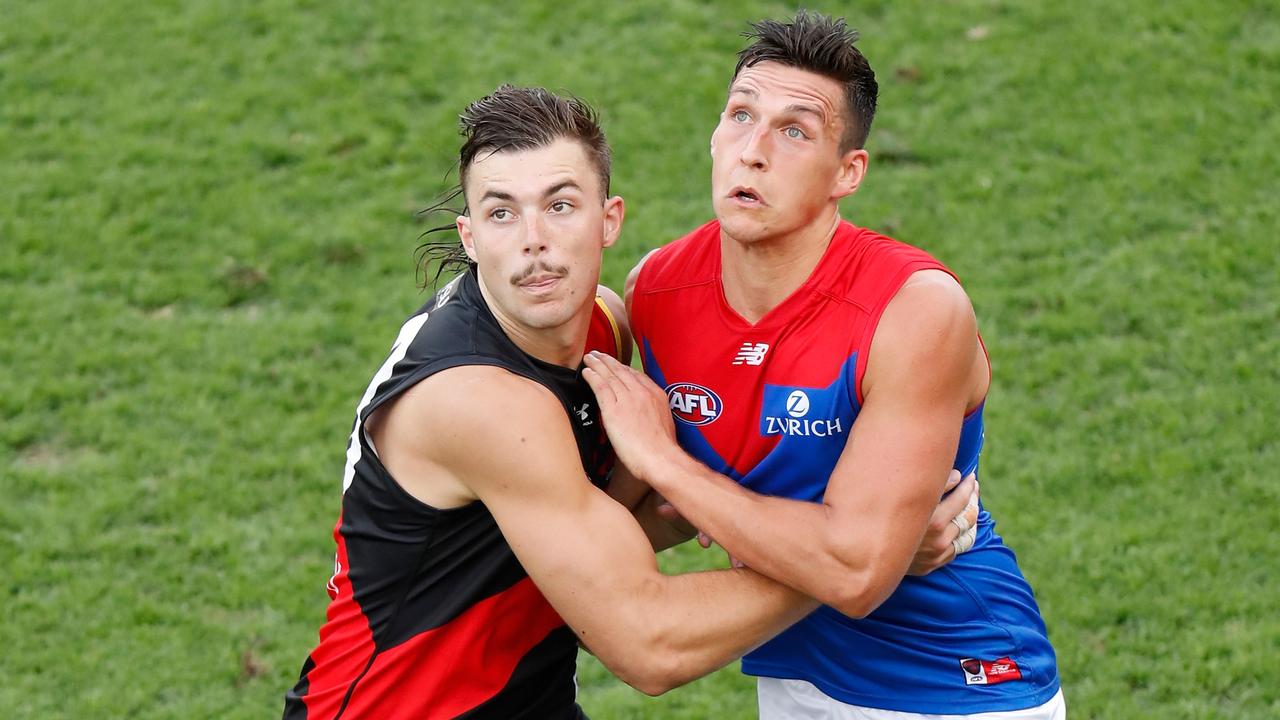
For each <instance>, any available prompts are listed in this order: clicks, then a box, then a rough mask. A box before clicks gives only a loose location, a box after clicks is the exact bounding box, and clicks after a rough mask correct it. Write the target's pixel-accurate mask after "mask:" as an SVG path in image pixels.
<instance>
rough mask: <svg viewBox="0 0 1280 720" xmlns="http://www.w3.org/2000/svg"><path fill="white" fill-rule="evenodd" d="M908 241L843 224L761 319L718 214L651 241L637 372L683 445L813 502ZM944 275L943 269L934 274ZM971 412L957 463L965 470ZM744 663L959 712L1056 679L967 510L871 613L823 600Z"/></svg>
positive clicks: (973, 433) (1023, 703)
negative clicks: (938, 559)
mask: <svg viewBox="0 0 1280 720" xmlns="http://www.w3.org/2000/svg"><path fill="white" fill-rule="evenodd" d="M924 269H938V270H944V271H945V270H946V268H944V267H943V266H942V265H941V264H940V263H939V262H938V261H936V260H934V259H933V258H932V257H930V256H929V255H927V254H926V253H924V252H923V251H921V250H918V249H916V248H913V247H910V246H908V245H904V244H902V243H899V242H896V241H894V240H891V239H889V238H886V237H883V236H881V235H877V234H875V233H873V232H871V231H869V230H865V229H862V228H857V227H854V226H853V225H850V224H848V223H841V224H840V226H839V228H838V229H837V230H836V233H835V236H834V238H833V239H832V241H831V245H830V247H829V248H828V249H827V251H826V254H825V255H824V256H823V258H822V260H821V261H820V262H819V264H818V266H817V267H816V268H815V269H814V271H813V274H812V275H811V276H810V277H809V279H808V280H807V281H806V282H805V284H804V285H803V286H801V287H800V288H799V289H798V290H797V291H796V292H795V293H793V294H792V295H791V296H789V297H788V298H787V299H786V300H784V301H783V302H782V303H781V304H780V305H778V306H777V307H776V308H774V309H773V310H772V311H770V312H769V313H768V314H767V315H765V316H764V317H763V318H761V319H760V321H759V322H757V323H756V324H755V325H752V324H750V323H748V322H746V321H745V320H744V319H742V317H740V316H739V315H738V314H737V313H735V312H734V311H733V309H732V308H730V307H729V306H728V304H727V303H726V302H725V300H724V292H723V288H722V285H721V279H720V277H721V276H720V226H719V223H717V222H711V223H709V224H707V225H704V226H703V227H701V228H699V229H698V230H695V231H694V232H693V233H691V234H690V235H688V236H686V237H684V238H682V239H680V240H678V241H676V242H674V243H672V244H670V245H668V246H666V247H664V248H662V249H661V250H659V251H657V252H655V253H653V254H652V255H650V256H649V258H648V259H647V260H646V261H645V264H644V266H643V268H642V269H641V271H640V275H639V278H638V280H637V283H636V286H635V289H634V292H633V294H632V299H631V302H632V308H631V313H632V317H631V323H632V324H631V327H632V332H634V333H635V336H636V339H637V341H638V343H639V345H640V351H641V353H642V356H643V359H644V366H645V371H646V372H647V373H648V375H649V376H650V377H651V378H652V379H653V380H654V381H655V382H656V383H658V385H659V386H661V387H663V388H665V389H666V391H667V396H668V399H669V401H670V405H671V413H672V415H674V416H675V419H676V421H677V422H676V431H677V436H678V438H679V441H680V444H681V445H682V446H683V447H684V448H685V450H687V451H688V452H689V453H690V454H692V455H693V456H695V457H697V458H698V459H699V460H701V461H702V462H704V463H706V464H707V465H708V466H710V467H711V468H712V469H714V470H716V471H718V472H721V473H723V474H725V475H728V476H729V477H731V478H733V479H735V480H737V481H738V482H739V483H741V484H742V485H744V486H745V487H747V488H750V489H751V490H753V491H755V492H759V493H763V494H766V495H774V496H782V497H788V498H794V499H797V500H804V501H809V502H821V500H822V496H823V494H824V492H825V491H826V486H827V480H828V478H829V477H830V475H831V472H832V470H833V469H834V467H835V464H836V460H837V459H838V458H839V457H840V453H841V452H842V451H843V450H844V447H845V442H846V440H847V439H848V437H849V433H850V431H851V430H852V428H853V425H854V423H855V422H857V419H858V410H859V408H860V407H861V403H862V399H863V398H862V393H861V387H860V386H861V382H862V375H863V372H864V371H865V369H866V366H867V351H868V348H869V347H870V344H871V338H872V335H873V333H874V332H875V328H876V323H877V322H878V320H879V318H880V315H881V313H882V312H883V311H884V308H885V306H886V305H887V304H888V302H889V300H890V299H891V298H892V297H893V296H894V294H895V293H896V292H897V291H898V289H899V288H900V287H901V286H902V284H903V283H904V282H905V281H906V279H907V278H908V276H910V275H911V273H913V272H916V271H918V270H924ZM948 272H949V271H948ZM981 446H982V408H981V407H978V408H977V409H976V410H975V411H974V412H972V413H970V414H969V415H968V417H966V419H965V420H964V424H963V428H962V432H961V438H960V444H959V448H958V452H957V454H956V463H955V466H956V467H957V468H959V469H960V470H961V471H963V472H965V473H967V472H969V471H972V470H976V469H977V466H978V454H979V451H980V449H981ZM742 668H743V671H744V672H746V673H748V674H751V675H760V676H766V677H776V678H786V679H798V680H807V681H809V682H811V683H813V684H814V685H816V686H817V687H818V688H819V689H821V690H822V691H823V692H824V693H826V694H827V695H829V696H830V697H832V698H835V699H836V700H839V701H841V702H844V703H848V704H851V705H860V706H865V707H874V708H881V709H886V710H896V711H900V712H913V713H937V714H961V713H977V712H989V711H998V710H1015V709H1023V708H1028V707H1034V706H1036V705H1039V704H1041V703H1044V702H1046V701H1048V700H1049V699H1050V698H1052V697H1053V695H1054V693H1055V692H1057V689H1058V674H1057V669H1056V664H1055V659H1054V654H1053V648H1052V647H1051V646H1050V645H1049V641H1048V637H1047V634H1046V631H1045V626H1044V622H1043V621H1042V620H1041V618H1040V611H1039V608H1038V607H1037V606H1036V603H1035V599H1034V597H1033V595H1032V592H1031V588H1030V587H1029V586H1028V584H1027V582H1026V580H1025V579H1023V577H1022V574H1021V572H1020V571H1019V570H1018V565H1017V562H1016V561H1015V559H1014V556H1013V552H1012V551H1010V550H1009V549H1008V548H1007V547H1005V545H1004V544H1003V542H1002V541H1001V539H1000V536H998V535H996V533H995V526H994V523H993V521H992V519H991V516H990V515H989V514H988V513H987V512H986V511H985V510H983V511H981V512H980V514H979V518H978V532H977V539H976V542H975V545H974V548H973V549H972V550H970V551H969V552H967V553H965V554H963V555H961V556H960V557H959V558H957V559H956V560H955V561H954V562H952V563H951V564H950V565H948V566H946V567H944V568H942V569H940V570H937V571H934V572H933V573H930V574H929V575H927V576H925V577H906V578H904V579H903V581H902V584H901V585H900V586H899V587H898V589H897V590H896V591H895V592H894V593H893V595H892V596H890V597H889V599H888V600H886V601H885V603H884V604H883V605H881V606H880V607H879V608H878V609H877V610H875V611H874V612H873V613H871V614H870V615H869V616H868V617H866V618H864V619H861V620H856V619H852V618H849V617H847V616H845V615H843V614H841V613H840V612H838V611H836V610H834V609H832V608H830V607H828V606H822V607H820V608H819V609H818V610H816V611H814V612H813V613H812V614H811V615H809V616H808V617H806V618H805V619H803V620H801V621H800V622H798V623H796V624H795V625H794V626H792V627H791V628H790V629H788V630H787V631H785V632H783V633H782V634H781V635H779V636H777V637H776V638H774V639H773V640H771V641H770V642H768V643H765V644H764V645H763V646H761V647H760V648H759V649H757V650H755V651H754V652H752V653H750V654H749V655H747V656H746V657H745V658H744V659H743V662H742Z"/></svg>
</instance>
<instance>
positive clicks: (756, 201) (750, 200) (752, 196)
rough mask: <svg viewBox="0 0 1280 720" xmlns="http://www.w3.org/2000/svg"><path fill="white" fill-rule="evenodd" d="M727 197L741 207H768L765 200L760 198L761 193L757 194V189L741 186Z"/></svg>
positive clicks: (731, 191)
mask: <svg viewBox="0 0 1280 720" xmlns="http://www.w3.org/2000/svg"><path fill="white" fill-rule="evenodd" d="M726 197H728V198H729V199H730V200H736V201H737V202H738V203H739V204H741V205H747V206H760V205H768V203H766V202H765V201H764V198H763V197H761V196H760V193H759V192H757V191H756V189H755V188H751V187H743V186H741V185H739V186H738V187H735V188H734V189H732V190H730V191H729V194H728V195H727V196H726Z"/></svg>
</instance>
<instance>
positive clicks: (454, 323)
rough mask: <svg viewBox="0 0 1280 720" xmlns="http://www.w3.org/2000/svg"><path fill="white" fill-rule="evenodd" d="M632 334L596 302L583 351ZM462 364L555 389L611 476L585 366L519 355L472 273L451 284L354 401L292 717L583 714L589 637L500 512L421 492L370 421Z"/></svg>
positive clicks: (473, 718) (502, 719)
mask: <svg viewBox="0 0 1280 720" xmlns="http://www.w3.org/2000/svg"><path fill="white" fill-rule="evenodd" d="M620 343H621V332H620V329H619V327H618V324H617V322H616V320H615V319H614V318H613V317H612V316H611V315H610V313H609V311H608V308H607V307H606V306H605V304H604V303H603V301H600V300H599V299H597V302H596V305H595V307H594V308H593V315H592V318H591V323H590V330H589V333H588V341H587V347H586V349H587V350H588V351H590V350H599V351H601V352H608V353H609V354H611V355H615V356H617V355H618V350H619V346H620ZM461 365H488V366H493V367H500V368H503V369H505V370H506V371H508V372H511V373H514V374H516V375H520V376H523V377H526V378H528V379H530V380H533V381H534V382H537V383H539V384H541V385H543V386H544V387H546V388H547V389H549V390H550V391H551V392H552V393H553V394H554V395H555V396H556V397H557V398H558V399H559V400H560V401H561V403H562V405H563V406H564V411H565V422H567V423H569V425H570V426H571V427H572V428H573V432H574V437H575V439H576V441H577V444H578V454H579V457H580V459H581V461H582V469H583V475H584V481H590V482H592V483H594V484H595V485H597V486H600V487H603V486H604V484H605V482H606V478H607V476H608V473H609V470H610V469H611V468H612V466H613V451H612V448H611V447H610V446H609V443H608V439H607V437H606V436H605V434H604V432H603V427H602V424H601V422H600V417H599V410H598V408H597V407H596V403H595V396H594V395H592V394H591V389H590V387H589V386H588V385H587V384H586V381H585V380H583V378H582V373H581V368H579V369H578V370H577V371H575V370H571V369H569V368H563V367H558V366H555V365H549V364H547V363H544V362H541V361H539V360H537V359H536V358H533V357H531V356H529V355H526V354H525V353H524V352H522V351H521V350H520V349H519V348H518V347H517V346H516V345H515V343H513V342H512V341H511V340H510V339H509V338H508V337H507V336H506V334H504V333H503V331H502V328H501V327H500V326H499V325H498V322H497V320H496V319H495V318H494V317H493V314H492V313H491V312H490V311H489V308H488V306H487V305H486V304H485V301H484V298H483V296H482V295H481V293H480V288H479V285H478V284H477V281H476V277H475V273H474V271H471V272H467V273H465V274H463V275H462V276H460V277H458V278H457V279H456V280H454V281H453V282H451V283H449V284H448V285H447V286H445V287H444V288H442V289H441V290H440V291H439V292H438V293H436V294H435V296H434V297H433V298H432V299H431V300H430V301H429V302H427V304H426V305H424V306H423V307H422V308H421V309H419V310H418V311H417V312H416V313H414V314H413V315H412V316H411V317H410V318H409V319H408V320H407V321H406V322H405V323H404V325H403V326H402V327H401V329H400V333H399V336H398V338H397V339H396V342H395V344H394V345H393V347H392V349H391V353H390V355H389V356H388V357H387V359H386V361H385V362H384V363H383V365H382V367H381V368H380V369H379V370H378V372H377V373H376V374H375V375H374V378H373V380H372V381H371V382H370V384H369V386H368V389H367V390H366V392H365V395H364V397H363V398H362V399H361V401H360V404H359V406H358V407H357V410H356V419H355V424H354V427H353V429H352V433H351V438H350V440H349V443H348V446H347V465H346V469H345V474H344V477H343V488H342V490H343V492H342V509H341V513H340V516H339V518H338V522H337V525H336V526H335V527H334V531H333V537H334V541H335V543H336V545H337V552H336V555H335V558H334V572H333V576H332V577H331V578H330V579H329V583H328V592H329V597H330V603H329V609H328V613H327V621H326V622H325V624H324V626H323V627H322V628H321V629H320V643H319V645H318V646H317V647H316V648H315V649H314V650H313V651H312V652H311V654H310V655H309V656H308V657H307V659H306V662H305V663H304V664H303V667H302V673H301V676H300V677H299V679H298V682H297V684H296V685H295V686H294V687H293V689H291V690H290V691H288V693H286V696H285V708H284V718H285V720H304V719H305V720H316V719H318V718H324V719H325V720H334V719H336V718H347V719H351V720H355V719H356V718H377V719H378V720H396V719H397V718H404V719H406V720H407V719H408V718H413V719H414V720H444V719H445V718H468V719H469V720H485V719H492V720H512V719H514V718H527V719H529V720H544V719H548V720H581V719H582V718H583V717H584V716H583V714H582V711H581V710H580V709H579V708H578V706H577V703H576V697H577V683H576V681H575V678H574V673H575V671H576V657H577V650H578V643H577V636H576V635H574V633H573V631H572V630H571V629H569V627H568V626H566V625H565V623H564V621H563V620H562V619H561V618H560V615H559V614H558V613H557V612H556V611H555V609H554V608H553V607H552V606H551V604H550V603H549V602H548V601H547V600H546V598H545V597H543V595H542V593H541V592H540V591H539V590H538V588H537V586H535V585H534V583H533V580H532V579H531V578H530V577H529V575H528V573H526V572H525V570H524V568H523V567H522V566H521V565H520V562H519V560H518V559H517V558H516V556H515V553H514V552H513V551H512V549H511V546H510V545H509V544H508V543H507V541H506V538H505V537H504V536H503V534H502V529H501V528H500V527H498V523H497V521H496V520H495V519H494V517H493V515H492V514H491V513H490V512H489V510H488V508H487V507H485V505H484V504H483V503H481V502H479V501H477V502H472V503H470V504H468V505H464V506H462V507H456V508H449V509H438V508H435V507H432V506H430V505H427V504H426V503H423V502H421V501H419V500H418V499H417V498H415V497H414V496H412V495H410V494H409V493H408V492H407V491H405V490H404V489H403V488H402V487H401V486H400V484H399V483H398V482H397V481H396V479H395V478H394V477H393V476H392V475H391V473H390V471H388V470H387V468H386V467H385V466H384V465H383V464H382V462H381V460H380V459H379V457H378V452H377V450H376V448H374V446H373V441H372V439H371V438H370V435H369V433H368V431H367V429H366V422H367V421H368V420H369V418H370V416H371V415H372V414H373V413H374V412H375V411H376V410H377V409H378V408H380V407H385V406H386V405H387V403H389V402H392V401H393V400H395V399H396V398H398V397H400V396H401V395H402V394H403V393H404V392H405V391H407V390H408V389H409V388H411V387H413V386H414V385H415V384H416V383H418V382H421V381H422V380H424V379H426V378H427V377H430V376H431V375H432V374H434V373H437V372H441V371H443V370H446V369H448V368H452V367H458V366H461ZM495 419H496V420H497V419H499V418H495ZM513 481H516V482H518V481H519V479H518V478H516V479H514V480H513Z"/></svg>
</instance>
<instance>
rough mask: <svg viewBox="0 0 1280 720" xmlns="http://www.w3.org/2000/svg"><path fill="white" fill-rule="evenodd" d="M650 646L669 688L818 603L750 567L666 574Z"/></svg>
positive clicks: (736, 653) (752, 646)
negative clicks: (664, 664)
mask: <svg viewBox="0 0 1280 720" xmlns="http://www.w3.org/2000/svg"><path fill="white" fill-rule="evenodd" d="M664 585H665V587H664V588H663V593H662V595H661V599H660V600H659V601H658V602H659V605H658V609H659V612H660V615H658V616H656V617H660V618H661V619H660V620H659V621H658V622H657V623H655V626H654V635H653V650H654V651H655V652H656V653H658V655H657V657H659V658H666V659H667V661H668V662H669V663H670V664H669V665H668V667H667V679H668V681H669V684H670V686H671V687H676V686H679V685H683V684H685V683H687V682H690V681H692V680H695V679H697V678H699V677H702V676H703V675H706V674H707V673H710V672H712V671H714V670H717V669H719V668H721V667H724V666H725V665H727V664H728V663H730V662H732V661H734V660H736V659H737V658H739V657H742V656H743V655H745V654H746V653H748V652H750V651H751V650H753V649H755V648H756V647H758V646H760V645H761V644H763V643H764V642H765V641H767V640H769V639H770V638H772V637H773V636H775V635H777V634H778V633H780V632H782V631H783V630H785V629H786V628H788V627H790V626H791V625H792V624H793V623H795V622H796V621H797V620H799V619H801V618H803V617H804V616H805V615H807V614H809V613H810V612H812V611H813V610H814V609H815V608H816V607H817V606H818V603H817V601H815V600H813V599H812V598H809V597H807V596H805V595H803V594H801V593H798V592H796V591H795V590H792V589H791V588H788V587H786V586H783V585H781V584H779V583H777V582H774V581H773V580H770V579H769V578H766V577H764V576H762V575H760V574H758V573H756V572H754V571H752V570H749V569H745V568H740V569H739V568H735V569H729V570H714V571H709V572H701V573H689V574H685V575H676V576H669V577H667V578H665V583H664Z"/></svg>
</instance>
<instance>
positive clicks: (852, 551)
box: [588, 274, 977, 617]
mask: <svg viewBox="0 0 1280 720" xmlns="http://www.w3.org/2000/svg"><path fill="white" fill-rule="evenodd" d="M976 347H977V331H976V325H975V322H974V318H973V312H972V309H971V308H970V306H969V303H968V299H967V298H966V297H965V295H964V293H963V291H962V290H961V289H960V288H959V286H958V285H957V284H956V283H955V282H954V281H950V280H949V279H945V280H944V279H940V278H938V277H936V276H935V275H933V274H923V275H922V276H921V277H913V278H912V280H911V281H909V282H908V284H907V285H906V286H904V288H903V289H902V291H900V292H899V294H898V296H897V297H895V298H894V300H893V301H892V302H891V303H890V304H889V307H888V308H887V309H886V311H885V313H884V315H883V317H882V319H881V322H880V325H879V329H878V330H877V332H876V336H875V338H874V340H873V343H872V352H871V354H870V358H869V362H870V365H869V367H868V370H867V372H866V375H865V378H864V400H865V401H864V403H863V407H862V410H861V412H860V413H859V415H858V419H857V421H856V422H855V423H854V425H853V428H852V430H851V433H850V437H849V440H848V442H847V444H846V446H845V449H844V452H843V454H842V455H841V457H840V460H839V462H838V463H837V465H836V468H835V470H834V471H833V472H832V475H831V478H830V481H829V483H828V487H827V493H826V495H825V496H824V498H823V502H822V503H807V502H799V501H794V500H788V499H783V498H773V497H765V496H761V495H757V494H755V493H752V492H750V491H748V490H746V489H744V488H742V487H741V486H739V485H738V484H737V483H735V482H733V481H732V480H729V479H728V478H725V477H723V476H721V475H719V474H717V473H715V472H712V471H710V470H708V469H707V468H706V467H705V466H703V465H701V464H700V463H698V462H696V461H695V460H693V459H692V458H690V457H689V456H687V455H685V454H684V453H683V452H680V451H679V450H678V448H676V447H675V446H674V444H673V443H671V442H669V441H668V440H667V439H666V438H664V437H662V436H660V435H658V434H657V433H655V432H653V431H652V430H651V429H647V428H648V426H649V425H651V424H653V423H656V422H657V420H656V417H657V416H658V415H659V414H660V413H662V412H664V411H665V402H664V401H665V397H662V396H661V391H659V390H657V389H656V388H655V387H654V386H652V384H647V388H645V390H644V391H643V392H641V391H639V390H637V389H635V388H634V387H629V384H633V383H638V384H646V383H641V382H640V381H639V380H638V378H636V377H635V376H634V375H633V374H630V373H624V372H620V371H621V370H622V369H621V368H616V370H618V371H619V372H612V373H611V370H610V368H609V366H607V365H605V364H604V362H603V361H602V360H601V359H599V358H592V359H589V361H588V366H589V367H590V368H591V370H592V372H591V373H590V374H589V375H588V379H589V380H590V381H591V382H592V385H593V387H594V388H595V389H596V393H597V396H598V397H600V396H601V395H605V396H606V397H609V398H610V399H609V400H606V399H605V397H601V399H600V402H601V408H602V411H603V412H604V413H605V422H606V427H608V428H609V429H610V433H611V438H616V439H615V440H614V447H615V448H616V449H617V450H618V452H619V456H620V457H621V458H622V459H623V460H624V461H625V462H628V463H629V464H630V465H631V467H632V468H633V469H634V470H635V471H636V472H637V474H638V475H640V476H641V477H642V478H643V479H644V480H646V481H648V482H649V483H650V484H651V485H652V486H653V487H654V488H655V489H657V490H658V491H659V492H661V493H662V494H663V495H664V496H665V497H666V498H667V499H668V500H670V501H671V502H672V503H673V504H674V505H675V506H676V508H678V509H679V510H680V512H681V513H682V514H683V515H684V516H685V517H686V518H688V519H689V520H690V521H691V522H692V523H693V524H694V525H696V526H697V527H698V528H700V529H701V530H703V531H704V532H706V533H708V534H709V535H711V536H712V537H714V538H715V539H716V541H717V542H719V543H720V544H721V545H723V546H724V547H725V549H726V550H728V551H729V552H730V553H731V554H732V555H734V556H735V557H737V558H738V559H739V560H741V561H742V562H744V563H746V564H747V565H748V566H750V567H752V568H754V569H756V570H758V571H760V572H761V573H763V574H765V575H768V576H769V577H772V578H775V579H777V580H779V581H780V582H783V583H785V584H787V585H788V586H790V587H793V588H796V589H797V590H800V591H802V592H804V593H805V594H807V595H810V596H812V597H815V598H817V599H819V600H821V601H822V602H824V603H826V604H828V605H831V606H833V607H835V608H836V609H838V610H840V611H841V612H843V613H845V614H847V615H850V616H852V617H861V616H864V615H866V614H867V613H869V612H871V611H872V610H873V609H875V608H876V607H877V606H878V605H879V604H880V603H881V602H883V601H884V599H885V598H887V597H888V596H889V594H891V593H892V592H893V590H894V588H896V587H897V585H898V583H899V582H900V581H901V579H902V577H903V575H904V574H905V573H906V572H907V570H908V568H909V567H910V564H911V560H912V555H913V553H914V552H915V551H916V549H917V547H918V546H919V545H920V542H921V538H922V537H923V536H924V534H925V530H926V527H927V524H928V523H929V521H930V515H931V512H932V511H933V510H934V508H935V505H937V503H938V497H939V495H940V494H941V493H942V490H943V487H944V483H945V479H946V478H947V474H948V469H949V468H950V466H951V463H952V462H953V460H954V457H955V452H956V445H957V443H958V440H959V431H960V426H961V422H962V420H963V416H964V411H965V408H966V405H967V403H968V402H969V399H970V397H971V395H972V391H973V378H974V377H975V372H974V370H975V368H974V363H975V356H976V354H975V350H976ZM609 373H611V375H610V376H609V377H605V375H604V374H609ZM614 381H616V382H617V383H620V384H618V385H617V388H616V390H615V391H614V392H613V394H612V395H609V392H610V391H609V389H608V388H607V387H605V386H606V385H607V384H608V383H611V382H614ZM623 418H630V421H627V420H624V419H623ZM615 433H616V435H615Z"/></svg>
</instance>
